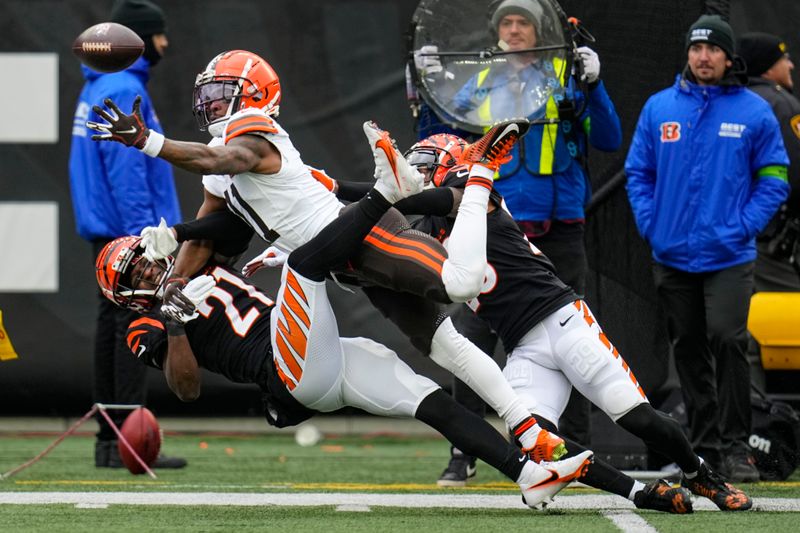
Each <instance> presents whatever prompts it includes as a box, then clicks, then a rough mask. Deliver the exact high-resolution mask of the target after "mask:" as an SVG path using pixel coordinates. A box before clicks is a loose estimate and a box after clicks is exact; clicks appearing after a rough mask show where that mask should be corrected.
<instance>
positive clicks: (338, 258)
mask: <svg viewBox="0 0 800 533" xmlns="http://www.w3.org/2000/svg"><path fill="white" fill-rule="evenodd" d="M390 207H392V204H391V203H390V202H389V201H388V200H387V199H386V198H384V197H383V196H382V195H381V193H379V192H378V191H376V190H375V189H372V190H371V191H370V192H368V193H367V194H366V196H364V197H363V198H362V199H361V200H359V201H358V202H356V203H355V204H351V205H349V206H347V207H346V208H344V209H342V212H341V213H339V216H338V217H337V218H336V219H334V220H332V221H331V222H330V223H329V224H328V225H327V226H325V227H324V228H323V229H322V231H320V232H319V234H317V236H316V237H314V238H313V239H311V240H310V241H308V242H307V243H305V244H304V245H303V246H300V247H299V248H297V249H296V250H294V251H293V252H292V253H291V254H290V255H289V259H288V260H287V262H288V263H289V266H290V267H292V269H293V270H294V271H296V272H297V273H298V274H300V275H301V276H303V277H305V278H308V279H310V280H314V281H322V280H323V279H325V276H326V275H327V274H328V272H330V271H331V270H334V269H336V268H337V267H341V266H342V265H344V264H346V263H347V261H348V259H350V258H351V257H352V256H353V255H354V254H355V252H356V251H357V250H358V247H359V246H361V241H363V240H364V237H366V236H367V234H368V233H369V232H370V230H371V229H372V227H373V226H374V225H375V224H376V223H377V222H378V220H380V218H381V217H382V216H383V215H384V213H386V211H388V210H389V208H390Z"/></svg>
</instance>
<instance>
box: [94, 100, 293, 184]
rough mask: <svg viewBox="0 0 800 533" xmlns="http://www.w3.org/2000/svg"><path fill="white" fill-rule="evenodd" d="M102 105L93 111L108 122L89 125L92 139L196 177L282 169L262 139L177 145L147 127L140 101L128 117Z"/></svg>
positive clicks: (108, 104) (110, 104) (109, 104)
mask: <svg viewBox="0 0 800 533" xmlns="http://www.w3.org/2000/svg"><path fill="white" fill-rule="evenodd" d="M103 103H104V104H105V106H106V108H107V109H103V108H102V107H100V106H94V107H93V108H92V109H93V110H94V112H95V113H97V115H98V116H99V117H100V118H102V119H103V120H105V122H94V121H87V122H86V126H87V127H88V128H89V129H92V130H94V131H96V132H97V134H95V135H92V140H94V141H114V142H118V143H122V144H124V145H125V146H130V147H133V148H138V149H139V150H141V151H142V152H144V153H145V154H147V155H149V156H150V157H160V158H162V159H164V160H166V161H169V162H170V163H172V164H173V165H175V166H177V167H179V168H182V169H184V170H187V171H189V172H193V173H196V174H241V173H242V172H247V171H256V172H259V173H262V174H273V173H275V172H277V171H278V170H280V168H281V159H280V154H279V153H278V151H277V150H276V149H275V148H274V147H273V146H272V144H271V143H270V142H269V141H267V140H266V139H263V138H261V137H256V136H253V135H241V136H239V137H237V138H235V139H233V140H232V141H231V142H229V143H227V144H225V145H220V146H208V145H206V144H202V143H195V142H186V141H175V140H171V139H167V138H166V137H164V135H162V134H161V133H158V132H157V131H153V130H151V129H150V128H148V127H147V125H146V124H145V122H144V120H143V119H142V114H141V110H140V109H139V106H140V105H141V97H139V96H137V97H136V99H135V100H134V102H133V110H132V111H131V113H130V114H125V113H124V112H123V111H122V110H121V109H120V108H119V106H117V104H115V103H114V101H113V100H111V99H110V98H106V99H105V100H104V101H103Z"/></svg>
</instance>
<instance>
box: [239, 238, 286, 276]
mask: <svg viewBox="0 0 800 533" xmlns="http://www.w3.org/2000/svg"><path fill="white" fill-rule="evenodd" d="M288 257H289V254H288V253H286V252H284V251H283V250H281V249H279V248H275V247H274V246H270V247H269V248H267V249H266V250H264V251H263V252H261V253H260V254H258V255H257V256H255V257H254V258H252V259H251V260H250V261H248V262H247V264H246V265H244V266H243V267H242V275H243V276H244V277H246V278H249V277H250V276H252V275H253V274H255V273H256V272H258V271H259V270H261V269H262V268H263V267H279V266H283V264H284V263H285V262H286V259H287V258H288Z"/></svg>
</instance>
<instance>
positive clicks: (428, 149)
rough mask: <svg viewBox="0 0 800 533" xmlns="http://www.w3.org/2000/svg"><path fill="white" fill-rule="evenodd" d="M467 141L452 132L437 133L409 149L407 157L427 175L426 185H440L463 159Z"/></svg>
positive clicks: (410, 162)
mask: <svg viewBox="0 0 800 533" xmlns="http://www.w3.org/2000/svg"><path fill="white" fill-rule="evenodd" d="M466 147H467V141H465V140H464V139H462V138H461V137H459V136H457V135H453V134H451V133H437V134H436V135H431V136H430V137H427V138H425V139H422V140H421V141H419V142H418V143H417V144H415V145H414V146H412V147H411V148H409V149H408V151H407V152H406V153H405V158H406V160H407V161H408V163H409V164H410V165H412V166H415V167H417V169H418V170H420V171H424V172H422V173H423V174H424V175H425V185H427V184H428V183H429V182H431V181H432V182H433V184H434V185H435V186H437V187H438V186H440V185H441V184H442V181H444V177H445V176H446V175H447V173H448V172H449V171H450V169H451V168H453V167H454V166H456V165H458V164H459V163H460V161H461V157H462V154H463V153H464V149H465V148H466Z"/></svg>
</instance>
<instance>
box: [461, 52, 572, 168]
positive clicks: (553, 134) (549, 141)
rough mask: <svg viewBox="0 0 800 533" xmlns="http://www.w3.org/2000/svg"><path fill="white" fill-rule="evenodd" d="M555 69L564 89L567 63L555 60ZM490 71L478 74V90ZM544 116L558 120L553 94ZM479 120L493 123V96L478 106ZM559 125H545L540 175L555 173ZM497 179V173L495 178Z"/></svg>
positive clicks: (553, 123) (556, 123)
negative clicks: (554, 164)
mask: <svg viewBox="0 0 800 533" xmlns="http://www.w3.org/2000/svg"><path fill="white" fill-rule="evenodd" d="M553 68H554V69H555V70H554V72H559V73H560V74H559V81H560V83H561V86H562V87H564V86H565V84H566V62H565V61H564V60H563V59H561V58H559V57H556V58H554V59H553ZM490 69H491V67H487V68H485V69H483V70H482V71H480V72H479V73H478V79H477V80H476V81H477V83H476V85H477V87H478V88H480V87H481V85H483V83H484V82H485V81H486V78H487V77H488V76H489V70H490ZM544 116H545V118H547V119H557V118H558V103H557V102H556V99H555V98H554V97H553V95H552V94H551V95H550V97H549V98H548V99H547V104H546V107H545V113H544ZM478 118H480V120H481V122H485V123H491V122H492V111H491V95H487V96H486V98H484V99H483V102H481V105H480V106H478ZM558 125H559V123H558V122H557V121H556V122H552V123H550V124H544V125H543V128H544V131H543V132H542V145H541V147H540V150H539V172H538V173H539V174H552V173H553V161H554V159H555V152H556V139H557V135H558ZM488 129H489V127H488V126H487V127H486V128H484V130H488ZM496 177H497V173H495V178H496Z"/></svg>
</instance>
